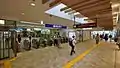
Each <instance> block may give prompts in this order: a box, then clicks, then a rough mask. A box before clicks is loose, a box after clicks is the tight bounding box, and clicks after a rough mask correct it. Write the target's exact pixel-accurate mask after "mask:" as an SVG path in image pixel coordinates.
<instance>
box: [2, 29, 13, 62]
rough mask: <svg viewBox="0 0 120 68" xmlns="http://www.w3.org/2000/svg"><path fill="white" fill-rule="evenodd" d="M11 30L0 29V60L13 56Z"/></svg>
mask: <svg viewBox="0 0 120 68" xmlns="http://www.w3.org/2000/svg"><path fill="white" fill-rule="evenodd" d="M12 34H13V33H12V32H10V31H0V60H2V59H6V58H11V57H13V50H12V46H11V45H12V44H13V42H12V41H13V40H14V39H12Z"/></svg>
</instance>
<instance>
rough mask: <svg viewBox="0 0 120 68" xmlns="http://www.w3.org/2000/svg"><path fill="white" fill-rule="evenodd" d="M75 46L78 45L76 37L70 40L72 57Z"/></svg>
mask: <svg viewBox="0 0 120 68" xmlns="http://www.w3.org/2000/svg"><path fill="white" fill-rule="evenodd" d="M75 44H76V40H75V36H72V38H70V39H69V45H70V46H71V52H70V55H73V53H75Z"/></svg>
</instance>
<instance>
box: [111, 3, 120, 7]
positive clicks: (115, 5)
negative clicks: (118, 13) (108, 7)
mask: <svg viewBox="0 0 120 68" xmlns="http://www.w3.org/2000/svg"><path fill="white" fill-rule="evenodd" d="M118 6H120V4H113V5H112V7H113V8H114V7H118Z"/></svg>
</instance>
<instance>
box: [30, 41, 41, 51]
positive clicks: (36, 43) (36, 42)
mask: <svg viewBox="0 0 120 68" xmlns="http://www.w3.org/2000/svg"><path fill="white" fill-rule="evenodd" d="M39 46H40V43H39V41H38V40H37V39H33V40H32V47H33V48H35V49H38V48H39Z"/></svg>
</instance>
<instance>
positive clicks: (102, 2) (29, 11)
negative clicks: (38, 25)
mask: <svg viewBox="0 0 120 68" xmlns="http://www.w3.org/2000/svg"><path fill="white" fill-rule="evenodd" d="M42 1H43V0H35V2H34V3H35V4H36V6H31V5H30V3H32V2H33V0H1V2H0V8H1V10H0V19H10V20H22V21H30V22H39V21H41V20H43V21H44V22H45V23H52V24H53V23H54V24H63V25H68V26H69V25H71V26H72V25H73V24H71V23H73V22H72V21H68V20H66V19H62V18H59V17H56V16H52V17H51V16H49V15H47V14H45V13H44V12H45V11H46V10H48V9H50V8H52V7H53V6H55V5H57V4H59V3H64V4H65V5H67V6H68V7H67V9H68V8H71V9H73V10H76V11H77V12H80V13H81V14H82V15H84V16H87V17H89V19H91V20H94V21H96V18H97V24H98V26H100V27H105V28H108V29H111V28H112V27H113V18H112V17H113V16H115V17H116V16H117V14H114V15H112V12H118V11H119V9H118V8H111V5H110V0H50V1H51V3H50V7H49V2H47V3H46V4H44V5H43V4H42ZM46 1H47V0H46ZM46 1H45V2H46ZM111 2H112V4H116V3H118V0H112V1H111ZM76 4H77V5H76ZM111 9H112V10H111ZM70 11H72V10H69V11H68V10H66V9H65V10H62V12H64V13H65V12H66V13H68V12H70ZM77 16H81V15H77Z"/></svg>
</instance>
